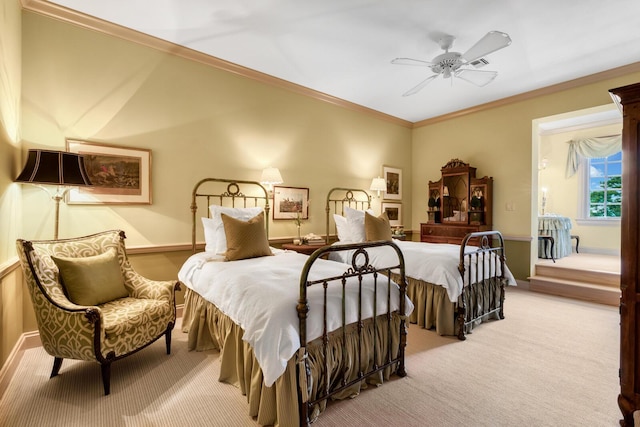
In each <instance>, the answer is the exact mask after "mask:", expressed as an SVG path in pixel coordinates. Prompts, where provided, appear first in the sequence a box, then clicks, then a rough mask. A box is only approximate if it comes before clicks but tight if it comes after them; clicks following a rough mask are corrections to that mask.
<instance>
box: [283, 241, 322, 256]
mask: <svg viewBox="0 0 640 427" xmlns="http://www.w3.org/2000/svg"><path fill="white" fill-rule="evenodd" d="M322 246H324V245H296V244H294V243H283V244H282V249H287V250H289V251H296V252H298V253H301V254H305V255H311V254H312V253H314V252H315V251H316V249H319V248H321V247H322Z"/></svg>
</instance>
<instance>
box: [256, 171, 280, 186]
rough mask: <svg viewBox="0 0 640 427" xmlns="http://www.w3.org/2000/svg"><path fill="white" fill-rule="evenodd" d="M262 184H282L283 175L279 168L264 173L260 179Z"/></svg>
mask: <svg viewBox="0 0 640 427" xmlns="http://www.w3.org/2000/svg"><path fill="white" fill-rule="evenodd" d="M260 182H261V183H262V184H282V183H283V182H284V181H283V180H282V175H280V171H279V170H278V168H271V167H269V168H266V169H264V170H263V171H262V178H260Z"/></svg>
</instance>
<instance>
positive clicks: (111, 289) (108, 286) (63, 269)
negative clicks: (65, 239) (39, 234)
mask: <svg viewBox="0 0 640 427" xmlns="http://www.w3.org/2000/svg"><path fill="white" fill-rule="evenodd" d="M51 259H53V262H55V263H56V265H57V266H58V270H60V278H61V281H62V285H63V286H64V289H65V292H66V293H67V296H68V297H69V300H71V301H72V302H73V303H75V304H78V305H88V306H93V305H100V304H103V303H105V302H109V301H113V300H115V299H118V298H123V297H127V296H129V293H128V292H127V289H126V288H125V287H124V278H123V277H122V271H121V270H120V263H119V262H118V256H117V254H116V251H115V249H109V250H108V251H106V252H104V253H102V254H100V255H94V256H88V257H81V258H66V257H56V256H52V257H51Z"/></svg>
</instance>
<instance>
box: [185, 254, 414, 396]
mask: <svg viewBox="0 0 640 427" xmlns="http://www.w3.org/2000/svg"><path fill="white" fill-rule="evenodd" d="M372 249H374V248H372ZM272 250H273V252H274V254H275V255H274V256H266V257H260V258H253V259H246V260H240V261H229V262H225V261H224V260H223V257H222V256H219V255H215V254H213V253H211V252H202V253H198V254H194V255H192V256H191V257H190V258H189V259H188V260H187V261H186V262H185V264H184V265H183V266H182V268H181V269H180V272H179V273H178V278H179V279H180V281H181V282H182V283H184V284H185V285H186V286H187V287H189V288H190V289H192V290H193V291H195V292H197V293H198V294H199V295H201V296H202V297H203V298H205V299H206V300H207V301H209V302H211V303H213V304H215V306H216V307H217V308H218V309H220V310H221V311H222V312H223V313H225V314H226V315H227V316H229V317H230V318H231V319H232V320H233V321H234V322H235V323H237V324H238V325H239V326H240V327H242V329H243V330H244V335H243V340H244V341H246V342H248V343H249V344H250V345H251V347H252V348H253V350H254V353H255V357H256V359H257V360H258V363H259V364H260V367H261V368H262V372H263V375H264V382H265V384H266V385H267V386H271V385H272V384H273V383H274V382H275V380H276V379H277V378H278V377H279V376H280V375H282V373H283V372H284V371H285V368H286V365H287V362H288V360H289V359H290V358H291V357H292V356H293V355H294V354H295V352H296V351H297V350H298V349H299V348H300V338H299V334H298V330H299V327H298V326H299V324H298V314H297V311H296V304H297V301H298V298H299V295H300V275H301V272H302V268H303V266H304V263H305V262H306V260H307V259H308V257H307V256H306V255H301V254H298V253H295V252H289V251H281V250H277V249H272ZM396 263H397V261H396ZM345 268H346V267H345V265H344V264H341V263H337V262H333V261H327V260H323V259H319V260H317V261H316V262H315V263H314V266H313V268H312V269H311V272H310V275H309V279H311V280H313V279H321V278H326V277H333V276H339V275H341V274H342V273H344V271H345ZM366 279H367V280H365V281H364V284H363V288H364V289H366V290H367V291H366V292H363V301H364V302H363V308H368V310H363V316H364V317H371V315H372V311H373V308H372V305H373V304H372V302H371V301H372V299H373V291H372V289H373V285H372V283H373V278H372V277H371V275H368V276H366ZM353 280H354V281H355V280H357V279H355V278H354V279H353ZM381 284H382V285H383V286H384V287H383V288H381V287H380V285H381ZM378 286H379V287H378V298H377V299H378V305H377V310H378V314H382V313H385V312H386V311H387V306H386V304H387V302H386V295H387V292H386V279H385V278H384V277H382V278H380V277H379V279H378ZM347 289H350V290H352V292H351V295H355V296H356V297H357V286H347ZM381 289H382V292H381ZM328 295H329V296H328V300H329V304H330V305H329V308H328V318H329V327H330V328H329V329H330V330H335V329H337V328H338V327H339V326H340V325H341V324H342V319H341V312H342V311H341V295H342V289H341V286H339V284H337V283H334V282H332V283H331V284H330V286H329V293H328ZM391 295H392V298H391V305H392V309H393V310H396V309H398V307H399V304H398V300H399V298H398V292H393V291H392V292H391ZM307 299H308V300H309V307H310V309H309V317H308V320H307V339H308V341H311V340H313V339H315V338H317V337H319V336H320V335H321V334H322V286H321V285H316V286H312V287H311V288H309V289H308V294H307ZM412 311H413V304H412V303H411V301H410V300H409V299H408V298H405V314H406V315H409V314H411V312H412ZM346 312H347V323H352V322H354V321H356V320H357V319H356V316H357V298H351V299H349V298H347V310H346Z"/></svg>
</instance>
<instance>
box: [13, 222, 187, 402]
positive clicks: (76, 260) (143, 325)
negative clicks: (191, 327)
mask: <svg viewBox="0 0 640 427" xmlns="http://www.w3.org/2000/svg"><path fill="white" fill-rule="evenodd" d="M124 239H125V234H124V232H123V231H120V230H111V231H105V232H102V233H97V234H93V235H90V236H85V237H78V238H73V239H62V240H39V241H27V240H22V239H19V240H18V241H17V242H16V244H17V250H18V256H19V258H20V263H21V265H22V268H23V270H24V275H25V280H26V283H27V285H28V288H29V293H30V294H31V301H32V302H33V307H34V310H35V314H36V320H37V323H38V330H39V332H40V339H41V341H42V345H43V347H44V349H45V350H46V351H47V353H49V354H50V355H52V356H53V357H54V362H53V370H52V371H51V378H53V377H54V376H56V375H58V372H59V371H60V366H61V365H62V360H63V359H65V358H68V359H79V360H88V361H94V362H98V363H99V364H100V365H101V371H102V382H103V386H104V393H105V395H107V394H109V393H110V372H111V363H112V362H114V361H116V360H118V359H121V358H123V357H125V356H128V355H130V354H132V353H135V352H136V351H138V350H141V349H142V348H144V347H146V346H148V345H149V344H151V343H153V342H154V341H156V340H157V339H158V338H160V337H161V336H162V335H164V336H165V339H166V348H167V354H170V353H171V331H172V329H173V326H174V324H175V320H176V307H175V291H176V290H178V289H179V285H178V282H177V281H153V280H148V279H146V278H144V277H142V276H140V275H139V274H138V273H136V272H135V271H134V270H133V268H132V267H131V265H130V264H129V259H128V258H127V253H126V250H125V244H124ZM105 257H106V258H105ZM96 260H97V261H96ZM87 262H90V264H86V263H87ZM65 263H66V264H65ZM83 263H84V264H83ZM91 263H93V264H91ZM78 266H79V267H78ZM118 267H119V268H118ZM76 268H79V270H77V271H80V273H78V274H75V273H77V271H76V270H74V269H76ZM83 268H84V272H85V275H84V276H82V273H81V271H82V269H83ZM109 268H111V270H109V271H110V273H109V272H108V271H107V270H108V269H109ZM70 271H71V272H70ZM72 273H74V274H75V276H74V275H73V274H72ZM87 273H88V274H87ZM116 276H117V278H116V280H111V279H113V278H114V277H116ZM101 280H102V282H101ZM105 280H107V281H111V282H119V283H118V286H120V288H119V289H120V291H119V292H116V293H115V294H114V293H113V292H111V294H109V292H107V293H106V294H105V292H104V289H105V288H109V287H110V286H111V283H106V282H105ZM94 282H96V283H97V284H96V283H94ZM72 283H76V285H74V286H77V287H78V288H80V289H74V288H73V287H72V286H71V284H72ZM78 284H79V286H78ZM85 285H86V286H85ZM89 285H91V286H97V287H96V290H97V292H94V293H95V294H102V295H101V296H100V297H98V301H99V302H98V303H91V302H88V301H92V299H94V295H92V294H90V293H89V294H88V293H87V290H89V289H90V288H91V286H89ZM122 285H124V288H122ZM78 292H80V293H78ZM92 292H93V291H92ZM83 293H84V294H83ZM72 294H73V295H72ZM72 297H73V298H72ZM114 297H115V298H114ZM72 299H73V300H74V301H76V302H75V303H74V302H72ZM101 299H102V300H106V301H100V300H101Z"/></svg>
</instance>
